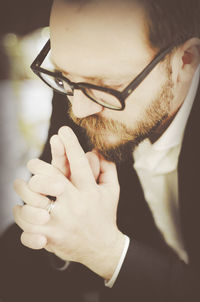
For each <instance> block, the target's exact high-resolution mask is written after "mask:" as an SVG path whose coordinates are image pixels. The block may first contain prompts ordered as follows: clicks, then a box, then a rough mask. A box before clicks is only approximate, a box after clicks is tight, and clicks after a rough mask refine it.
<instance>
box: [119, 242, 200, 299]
mask: <svg viewBox="0 0 200 302" xmlns="http://www.w3.org/2000/svg"><path fill="white" fill-rule="evenodd" d="M113 294H114V295H115V296H116V297H117V301H118V300H119V301H122V299H123V300H124V301H139V302H141V301H154V302H158V301H159V302H161V301H163V302H164V301H170V302H175V301H176V302H178V301H182V302H183V301H185V302H186V301H200V279H199V276H197V275H196V274H195V272H194V271H192V269H191V267H190V266H189V265H186V264H185V263H184V262H183V261H181V260H179V258H178V257H176V256H173V255H171V254H164V253H162V252H159V251H157V250H156V249H153V248H150V247H148V246H145V245H144V244H141V243H139V242H137V241H135V240H131V242H130V246H129V250H128V252H127V255H126V258H125V261H124V263H123V266H122V269H121V271H120V274H119V276H118V279H117V280H116V283H115V284H114V286H113Z"/></svg>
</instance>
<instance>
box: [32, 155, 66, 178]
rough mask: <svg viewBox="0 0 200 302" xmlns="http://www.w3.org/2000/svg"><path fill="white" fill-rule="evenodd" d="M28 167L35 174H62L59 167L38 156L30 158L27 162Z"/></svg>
mask: <svg viewBox="0 0 200 302" xmlns="http://www.w3.org/2000/svg"><path fill="white" fill-rule="evenodd" d="M27 168H28V169H29V171H30V172H31V173H33V174H41V175H46V176H54V175H62V173H61V172H60V171H59V170H58V169H57V168H55V167H53V166H52V165H51V164H48V163H46V162H44V161H43V160H40V159H38V158H34V159H31V160H29V162H28V163H27ZM62 176H63V175H62Z"/></svg>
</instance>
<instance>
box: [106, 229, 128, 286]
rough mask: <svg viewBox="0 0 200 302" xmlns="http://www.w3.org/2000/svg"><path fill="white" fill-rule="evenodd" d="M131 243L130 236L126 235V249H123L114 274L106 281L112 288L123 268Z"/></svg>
mask: <svg viewBox="0 0 200 302" xmlns="http://www.w3.org/2000/svg"><path fill="white" fill-rule="evenodd" d="M129 244H130V238H129V237H128V236H126V235H125V243H124V249H123V251H122V254H121V257H120V259H119V262H118V265H117V267H116V269H115V271H114V274H113V275H112V278H111V279H110V280H109V281H105V286H107V287H110V288H112V287H113V285H114V283H115V281H116V280H117V277H118V275H119V272H120V270H121V267H122V264H123V262H124V259H125V257H126V253H127V251H128V248H129Z"/></svg>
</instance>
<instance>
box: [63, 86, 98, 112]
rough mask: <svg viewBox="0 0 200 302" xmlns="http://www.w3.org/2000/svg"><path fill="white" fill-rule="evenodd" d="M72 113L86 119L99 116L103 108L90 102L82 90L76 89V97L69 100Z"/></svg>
mask: <svg viewBox="0 0 200 302" xmlns="http://www.w3.org/2000/svg"><path fill="white" fill-rule="evenodd" d="M69 100H70V102H71V105H72V111H73V113H74V115H75V116H76V117H77V118H84V117H87V116H90V115H93V114H97V113H99V112H101V111H102V110H103V107H102V106H101V105H99V104H97V103H95V102H93V101H92V100H90V99H89V98H88V97H87V96H86V95H85V94H84V93H83V92H82V91H81V90H78V89H75V90H74V95H73V96H71V97H70V98H69Z"/></svg>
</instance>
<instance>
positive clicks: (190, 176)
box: [0, 88, 200, 302]
mask: <svg viewBox="0 0 200 302" xmlns="http://www.w3.org/2000/svg"><path fill="white" fill-rule="evenodd" d="M199 113H200V88H199V91H198V94H197V97H196V100H195V103H194V106H193V108H192V112H191V115H190V118H189V121H188V124H187V128H186V131H185V136H184V141H183V147H182V151H181V155H180V159H179V168H178V175H179V199H180V201H179V202H180V211H181V223H182V232H183V236H184V240H185V245H186V248H187V252H188V254H189V258H190V263H189V265H186V264H184V263H183V262H182V261H180V260H179V258H178V256H177V255H176V254H175V253H174V252H173V251H172V250H171V249H170V248H169V247H168V246H167V244H166V243H165V241H164V239H163V237H162V235H161V233H160V231H159V230H158V229H157V227H156V225H155V222H154V219H153V216H152V214H151V211H150V209H149V207H148V205H147V203H146V201H145V199H144V196H143V192H142V189H141V186H140V183H139V180H138V178H137V176H136V173H135V172H134V170H133V167H132V164H133V162H132V159H131V158H129V159H127V160H126V162H124V163H123V164H122V165H121V166H120V167H118V175H119V181H120V187H121V193H120V201H119V207H118V225H119V229H120V230H121V231H123V232H124V233H125V234H127V235H128V236H129V237H130V238H131V244H130V248H129V250H128V253H127V256H126V258H125V262H124V264H123V266H122V269H121V271H120V274H119V276H118V279H117V281H116V283H115V284H114V286H113V288H112V289H108V288H105V286H104V284H103V282H102V280H101V278H99V277H97V276H96V275H95V274H93V273H92V272H90V271H89V270H87V268H84V267H83V266H81V265H79V264H76V263H74V264H72V265H70V267H69V269H68V270H66V271H65V272H58V271H55V270H53V269H52V268H50V265H49V261H48V259H47V258H48V257H47V253H46V252H45V251H38V252H36V251H31V250H29V249H26V248H24V247H22V246H21V245H20V244H19V238H17V240H16V239H12V240H11V238H13V237H16V236H18V237H19V233H20V231H19V230H18V229H17V228H16V227H12V230H9V232H7V233H6V234H5V236H4V237H3V240H2V246H3V251H4V253H5V254H6V253H7V259H8V258H9V263H10V264H11V271H12V273H11V272H10V271H9V273H8V268H7V269H6V264H5V261H4V262H3V263H1V267H3V268H4V270H2V271H4V280H3V281H4V282H3V286H2V293H3V294H2V296H3V298H4V299H5V301H13V300H12V299H11V298H10V297H12V293H11V292H9V295H8V290H5V288H7V287H6V286H7V283H10V284H12V286H14V288H15V297H16V292H17V295H19V297H20V300H19V301H26V298H27V295H28V293H29V292H30V291H32V295H33V297H34V298H33V300H31V299H30V297H29V301H35V300H34V299H37V301H53V300H54V301H55V299H56V300H57V301H67V297H68V298H69V301H79V302H80V301H85V300H84V298H83V296H84V295H86V294H87V293H88V292H89V293H91V292H92V291H93V290H95V291H99V292H101V294H100V296H101V301H104V302H106V301H109V302H111V301H115V302H117V301H122V300H124V301H137V302H143V301H148V302H149V301H154V302H158V301H159V302H161V301H168V302H169V301H171V302H172V301H174V302H175V301H176V302H177V301H200V239H199V234H198V232H199V230H200V219H199V217H200V200H199V194H198V193H199V178H198V173H199V171H200V159H199V154H200V143H199V135H198V132H199V130H200V127H199V126H200V122H199ZM66 124H67V125H69V126H71V127H72V128H73V129H74V131H75V133H76V134H77V135H78V137H79V141H80V143H81V144H82V146H83V148H84V150H85V151H87V150H88V146H87V143H86V140H85V136H84V134H83V133H82V132H81V131H80V129H79V128H78V127H77V126H75V125H74V124H73V123H72V122H71V121H69V119H68V118H67V102H66V100H65V99H64V98H63V97H62V96H59V95H55V96H54V99H53V113H52V117H51V125H50V129H49V137H51V136H52V135H53V134H54V133H57V131H58V129H59V128H60V127H61V126H62V125H66ZM48 140H49V139H48ZM48 140H47V144H46V145H45V148H44V152H43V154H42V156H41V158H42V159H45V160H46V161H49V162H50V160H51V155H50V147H49V143H48ZM16 229H17V230H16ZM11 233H12V236H11ZM11 242H12V244H11ZM6 249H7V250H9V251H10V250H12V251H15V253H14V255H12V256H8V252H7V250H6ZM21 255H23V257H22V256H21ZM0 259H2V257H0ZM16 259H17V260H16ZM0 261H1V260H0ZM19 269H20V271H21V278H22V280H23V284H24V287H25V288H26V289H25V290H24V292H23V294H22V291H20V289H19V288H18V285H19V283H18V282H19V281H18V280H19V278H17V277H18V272H17V270H19ZM26 274H29V278H30V279H29V282H28V281H27V279H26V277H25V276H26ZM11 276H12V277H11ZM11 280H12V281H11ZM30 280H34V282H35V288H36V291H33V289H32V286H31V281H30ZM41 280H43V281H41ZM13 284H14V285H13ZM5 292H6V293H5ZM39 293H40V294H39ZM8 296H9V297H8ZM17 297H18V296H17ZM23 299H24V300H23ZM44 299H45V300H44ZM47 299H48V300H47ZM3 301H4V300H3ZM15 301H18V300H17V299H15ZM27 301H28V300H27ZM92 301H95V300H92Z"/></svg>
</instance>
